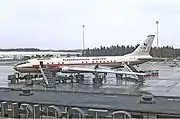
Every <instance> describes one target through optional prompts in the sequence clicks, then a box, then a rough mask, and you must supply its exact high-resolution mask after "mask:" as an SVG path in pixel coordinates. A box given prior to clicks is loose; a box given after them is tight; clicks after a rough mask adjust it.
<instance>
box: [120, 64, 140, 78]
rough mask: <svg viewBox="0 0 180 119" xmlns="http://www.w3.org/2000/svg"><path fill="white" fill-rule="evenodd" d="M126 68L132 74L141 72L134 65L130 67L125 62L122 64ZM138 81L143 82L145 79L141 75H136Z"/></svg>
mask: <svg viewBox="0 0 180 119" xmlns="http://www.w3.org/2000/svg"><path fill="white" fill-rule="evenodd" d="M122 64H123V66H124V68H125V69H127V70H128V71H130V72H139V71H138V70H137V69H136V68H134V67H133V66H132V65H128V64H127V63H125V62H123V63H122ZM134 76H135V78H136V79H138V80H142V79H143V77H142V76H139V75H134Z"/></svg>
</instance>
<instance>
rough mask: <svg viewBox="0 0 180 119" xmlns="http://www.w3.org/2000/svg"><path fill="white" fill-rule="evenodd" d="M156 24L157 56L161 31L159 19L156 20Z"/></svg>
mask: <svg viewBox="0 0 180 119" xmlns="http://www.w3.org/2000/svg"><path fill="white" fill-rule="evenodd" d="M156 25H157V34H156V35H157V56H158V48H159V31H158V25H159V21H156Z"/></svg>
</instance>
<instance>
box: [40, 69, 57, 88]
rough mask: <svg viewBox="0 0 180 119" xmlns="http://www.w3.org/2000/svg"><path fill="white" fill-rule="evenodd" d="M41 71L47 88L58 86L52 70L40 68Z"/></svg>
mask: <svg viewBox="0 0 180 119" xmlns="http://www.w3.org/2000/svg"><path fill="white" fill-rule="evenodd" d="M39 69H40V71H41V73H42V75H43V80H44V82H45V84H46V87H47V88H53V87H55V86H56V83H55V77H54V76H53V72H52V71H51V69H49V68H42V67H41V66H40V68H39Z"/></svg>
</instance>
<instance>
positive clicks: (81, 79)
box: [79, 75, 84, 83]
mask: <svg viewBox="0 0 180 119" xmlns="http://www.w3.org/2000/svg"><path fill="white" fill-rule="evenodd" d="M79 79H80V80H79V82H80V83H82V82H84V75H80V78H79Z"/></svg>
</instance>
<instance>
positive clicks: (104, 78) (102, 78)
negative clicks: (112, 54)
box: [93, 73, 107, 84]
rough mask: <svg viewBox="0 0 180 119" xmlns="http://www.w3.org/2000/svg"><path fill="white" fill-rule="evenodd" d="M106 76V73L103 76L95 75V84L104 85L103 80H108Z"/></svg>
mask: <svg viewBox="0 0 180 119" xmlns="http://www.w3.org/2000/svg"><path fill="white" fill-rule="evenodd" d="M106 75H107V73H104V74H102V75H101V74H100V73H95V74H94V78H93V83H94V84H102V82H103V80H106Z"/></svg>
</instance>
